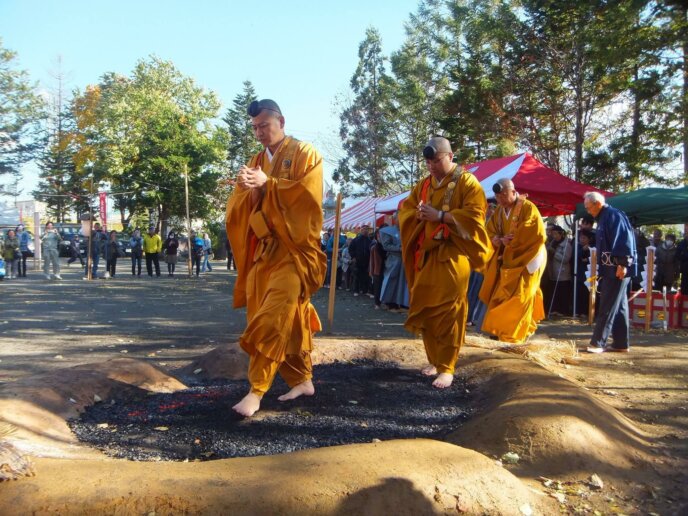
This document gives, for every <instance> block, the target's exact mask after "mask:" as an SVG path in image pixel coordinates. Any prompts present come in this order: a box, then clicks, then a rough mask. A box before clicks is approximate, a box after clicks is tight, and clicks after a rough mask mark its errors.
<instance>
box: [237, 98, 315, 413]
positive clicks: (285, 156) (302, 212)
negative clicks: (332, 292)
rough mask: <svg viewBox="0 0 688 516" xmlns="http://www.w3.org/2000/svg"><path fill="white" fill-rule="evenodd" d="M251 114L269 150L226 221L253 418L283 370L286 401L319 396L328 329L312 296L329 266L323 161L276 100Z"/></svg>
mask: <svg viewBox="0 0 688 516" xmlns="http://www.w3.org/2000/svg"><path fill="white" fill-rule="evenodd" d="M248 114H249V116H250V117H251V124H252V126H253V133H254V135H255V137H256V139H257V140H258V141H260V143H261V144H262V145H263V147H264V149H263V150H262V151H261V152H259V153H258V154H256V155H255V156H253V157H252V158H251V160H250V161H249V163H248V165H245V166H243V167H241V169H240V170H239V172H238V175H237V183H236V189H235V191H234V193H233V195H232V196H231V197H230V199H229V200H228V201H227V216H226V226H227V235H228V238H229V241H230V243H231V246H232V250H233V251H234V260H235V263H236V269H237V279H236V283H235V286H234V308H239V307H243V306H245V307H246V315H247V326H246V329H245V330H244V333H243V335H242V336H241V338H240V340H239V343H240V345H241V347H242V348H243V349H244V351H246V352H247V353H248V354H249V356H250V359H249V368H248V379H249V382H250V384H251V389H250V391H249V393H248V394H247V395H246V396H245V397H244V398H243V399H242V400H241V401H240V402H239V403H237V404H236V405H234V407H232V408H233V409H234V410H235V411H236V412H238V413H239V414H241V415H243V416H246V417H248V416H252V415H253V414H254V413H255V412H256V411H257V410H258V409H259V408H260V401H261V399H262V397H263V395H264V394H265V393H266V392H267V391H268V389H269V388H270V385H271V384H272V381H273V380H274V378H275V375H276V374H277V373H278V372H279V374H280V376H282V378H283V379H284V381H285V382H286V383H287V385H289V387H291V390H290V391H289V392H287V393H286V394H284V395H283V396H280V397H279V398H278V399H279V400H280V401H286V400H292V399H295V398H298V397H299V396H311V395H313V394H314V393H315V389H314V387H313V382H312V377H313V373H312V365H311V356H310V353H311V350H312V349H313V332H315V331H319V330H320V329H321V326H320V320H319V319H318V316H317V314H316V312H315V309H314V308H313V306H312V305H311V303H310V298H311V295H312V294H313V293H314V292H315V291H316V290H317V289H318V288H319V287H320V285H322V284H323V278H324V274H325V268H326V257H325V254H324V253H323V252H322V251H321V250H320V228H321V227H322V208H321V204H322V157H321V156H320V154H319V153H318V152H317V151H316V150H315V149H314V148H313V147H312V146H311V145H310V144H307V143H303V142H300V141H298V140H296V139H294V138H292V137H290V136H286V135H285V132H284V117H283V116H282V112H281V110H280V108H279V106H278V105H277V103H276V102H274V101H272V100H269V99H264V100H261V101H254V102H253V103H251V105H250V106H249V108H248Z"/></svg>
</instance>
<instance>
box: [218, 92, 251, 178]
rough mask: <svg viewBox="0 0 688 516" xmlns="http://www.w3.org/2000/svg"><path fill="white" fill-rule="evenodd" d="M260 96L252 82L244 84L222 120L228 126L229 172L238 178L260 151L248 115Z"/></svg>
mask: <svg viewBox="0 0 688 516" xmlns="http://www.w3.org/2000/svg"><path fill="white" fill-rule="evenodd" d="M257 99H258V96H257V95H256V91H255V89H254V88H253V84H251V81H245V82H244V89H243V91H242V92H241V93H239V94H238V95H237V96H236V97H234V100H233V101H232V106H231V107H230V108H229V109H227V113H226V114H225V116H224V118H223V119H222V120H223V121H224V122H225V123H226V124H227V132H228V145H227V163H228V166H229V170H230V171H231V172H232V173H233V176H232V177H234V176H236V171H237V170H239V168H241V166H242V165H245V164H246V163H248V161H249V159H251V156H253V155H254V154H256V153H257V152H259V151H260V143H258V141H256V139H255V137H254V136H253V128H252V127H251V119H250V118H249V116H248V114H247V110H248V106H249V105H250V104H251V102H253V101H254V100H257Z"/></svg>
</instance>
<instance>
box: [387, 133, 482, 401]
mask: <svg viewBox="0 0 688 516" xmlns="http://www.w3.org/2000/svg"><path fill="white" fill-rule="evenodd" d="M423 156H424V157H425V163H426V165H427V168H428V171H429V172H430V175H429V176H427V177H426V178H424V179H423V180H422V181H421V182H420V183H418V184H417V185H416V186H415V188H414V189H413V190H412V191H411V194H410V195H409V197H407V198H406V200H405V201H404V203H403V204H402V206H401V209H400V210H399V229H400V231H401V243H402V259H403V262H404V270H405V272H406V278H407V281H408V286H409V305H410V306H409V311H408V317H407V319H406V323H405V325H404V326H405V327H406V329H407V330H409V331H410V332H412V333H414V334H422V336H423V344H424V345H425V353H426V355H427V357H428V362H429V365H428V366H427V367H425V368H424V369H423V370H422V373H423V374H425V375H427V376H436V378H435V380H434V381H433V386H434V387H437V388H439V389H443V388H446V387H449V386H450V385H451V384H452V381H453V379H454V368H455V366H456V361H457V359H458V357H459V350H460V349H461V345H462V344H463V342H464V337H465V334H466V314H467V311H468V301H467V299H466V294H467V291H468V278H469V275H470V271H471V268H473V269H475V268H479V267H482V266H483V265H484V264H485V262H486V260H487V253H488V249H489V245H490V243H489V240H488V236H487V232H486V231H485V227H484V220H485V208H486V205H487V202H486V199H485V194H484V193H483V190H482V188H481V187H480V183H479V182H478V180H477V179H476V178H475V176H473V174H470V173H469V172H467V171H466V170H465V169H463V168H462V167H459V166H457V165H456V164H455V163H453V159H454V154H453V152H452V149H451V145H450V144H449V141H448V140H447V139H446V138H442V137H440V136H435V137H433V138H431V139H430V141H429V142H428V143H427V145H426V146H425V148H424V149H423Z"/></svg>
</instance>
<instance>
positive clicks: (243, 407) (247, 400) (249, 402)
mask: <svg viewBox="0 0 688 516" xmlns="http://www.w3.org/2000/svg"><path fill="white" fill-rule="evenodd" d="M260 400H261V396H258V395H257V394H255V393H253V392H249V393H248V394H247V395H246V396H244V397H243V398H242V400H241V401H240V402H239V403H237V404H236V405H234V406H233V407H232V409H233V410H234V411H235V412H237V413H239V414H241V415H242V416H245V417H251V416H252V415H253V414H255V413H256V412H258V409H259V408H260Z"/></svg>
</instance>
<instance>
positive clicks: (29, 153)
mask: <svg viewBox="0 0 688 516" xmlns="http://www.w3.org/2000/svg"><path fill="white" fill-rule="evenodd" d="M16 57H17V54H16V53H15V52H12V51H11V50H8V49H6V48H4V47H3V45H2V39H0V176H2V175H5V174H13V175H15V176H18V175H19V172H20V171H19V169H20V167H21V165H22V164H24V163H26V162H28V161H30V160H31V159H33V158H34V157H35V156H36V153H37V151H38V150H39V149H40V147H41V121H42V120H43V118H44V116H45V115H44V103H43V101H42V99H41V98H40V97H39V96H38V95H37V94H36V92H35V86H34V85H33V84H31V83H30V81H29V77H28V74H27V73H26V72H25V71H23V70H18V69H16V67H15V65H16V63H15V59H16ZM0 193H1V192H0Z"/></svg>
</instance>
